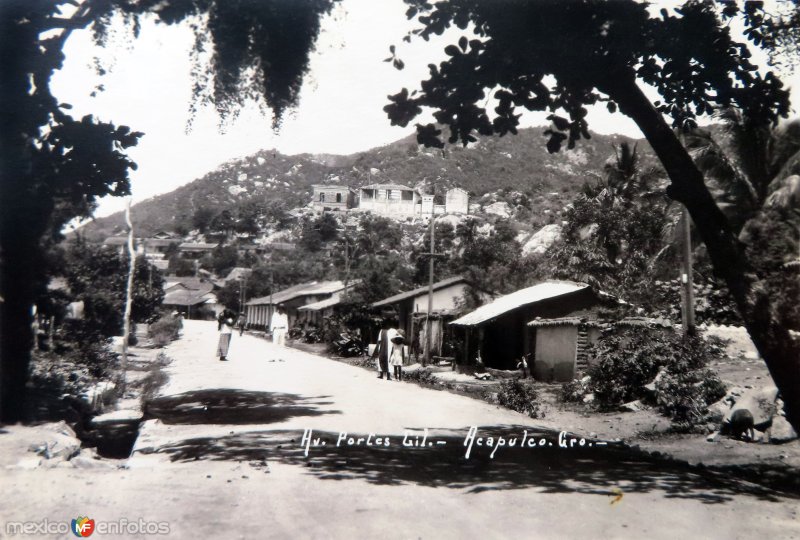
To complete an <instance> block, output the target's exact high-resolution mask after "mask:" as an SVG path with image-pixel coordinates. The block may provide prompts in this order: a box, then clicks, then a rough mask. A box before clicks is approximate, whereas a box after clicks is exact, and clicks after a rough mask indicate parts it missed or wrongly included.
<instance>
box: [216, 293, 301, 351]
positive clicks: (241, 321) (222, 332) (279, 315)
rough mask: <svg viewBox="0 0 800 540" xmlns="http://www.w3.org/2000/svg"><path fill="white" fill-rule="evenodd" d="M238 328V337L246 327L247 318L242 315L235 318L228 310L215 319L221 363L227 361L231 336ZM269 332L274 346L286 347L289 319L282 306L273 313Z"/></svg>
mask: <svg viewBox="0 0 800 540" xmlns="http://www.w3.org/2000/svg"><path fill="white" fill-rule="evenodd" d="M236 326H238V327H239V335H240V336H241V335H242V334H243V333H244V330H245V327H246V326H247V318H246V317H245V315H244V313H242V314H240V315H239V317H238V318H237V317H236V314H235V313H234V312H233V311H231V310H230V309H225V310H223V311H222V313H220V314H219V316H218V317H217V331H218V332H219V341H218V342H217V356H218V357H219V359H220V360H221V361H223V362H224V361H226V360H227V359H228V351H229V350H230V346H231V336H232V335H233V330H234V328H235V327H236ZM269 330H270V332H271V333H272V342H273V343H275V344H276V345H280V346H285V345H286V332H287V331H288V330H289V317H288V315H287V314H286V309H285V308H284V307H283V306H278V308H277V310H276V311H275V313H274V314H273V315H272V320H271V321H270V325H269Z"/></svg>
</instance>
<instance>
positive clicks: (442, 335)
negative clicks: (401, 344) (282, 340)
mask: <svg viewBox="0 0 800 540" xmlns="http://www.w3.org/2000/svg"><path fill="white" fill-rule="evenodd" d="M467 289H471V292H472V293H473V295H474V296H477V297H478V298H481V299H482V300H483V301H485V302H486V303H485V304H483V305H482V306H481V307H479V308H477V309H474V310H471V311H469V312H465V311H467V310H465V309H464V308H463V306H462V303H463V298H464V293H465V292H466V291H467ZM345 293H346V287H345V285H344V283H342V282H341V281H324V282H310V283H304V284H301V285H297V286H295V287H291V288H289V289H286V290H284V291H280V292H277V293H275V294H273V295H272V296H271V297H263V298H256V299H253V300H251V301H250V302H248V303H247V307H246V311H247V321H248V324H249V325H250V327H252V328H268V326H269V321H270V318H271V316H272V313H273V312H274V309H275V307H276V306H278V305H283V306H284V307H286V309H287V311H288V314H289V325H290V327H293V326H304V325H311V324H315V325H320V326H321V325H322V323H323V321H324V320H325V319H326V318H327V317H330V316H332V315H333V314H334V313H335V312H336V310H337V307H338V306H339V305H341V304H342V302H343V298H344V295H345ZM428 298H429V288H428V287H420V288H418V289H414V290H411V291H407V292H404V293H400V294H397V295H393V296H391V297H388V298H385V299H383V300H380V301H378V302H375V303H373V304H372V306H371V307H372V308H374V310H376V312H381V311H383V312H390V313H391V314H392V315H393V316H394V317H396V318H397V319H398V321H399V326H400V328H401V329H402V330H404V332H405V335H406V336H407V337H408V338H409V339H408V341H409V343H411V349H412V354H416V355H424V354H425V353H426V347H427V343H428V339H427V336H426V335H425V332H426V331H428V328H430V331H431V339H430V343H431V356H441V355H442V353H443V344H444V343H445V342H446V341H449V342H451V343H452V342H455V343H457V349H458V350H457V352H456V353H455V355H456V357H453V360H454V361H455V362H457V363H461V364H466V365H470V364H473V363H474V362H475V360H476V358H478V357H479V358H480V359H481V361H482V362H483V364H484V365H485V366H487V367H491V368H495V369H504V370H509V369H515V368H516V366H517V364H518V362H519V361H520V360H521V359H522V358H523V357H525V358H527V359H528V363H529V367H530V369H531V372H532V373H533V375H534V376H535V377H536V378H537V379H540V380H545V381H569V380H572V379H573V378H574V377H576V376H578V375H579V374H580V373H582V372H583V371H584V370H585V369H586V368H587V367H588V366H589V364H590V362H591V361H592V359H591V357H590V355H589V351H590V347H591V345H592V344H594V343H595V342H596V341H597V339H598V338H599V336H600V333H601V329H602V328H603V327H604V326H607V325H608V324H609V321H607V320H604V319H603V318H602V313H604V312H607V311H608V308H611V307H614V306H615V305H617V304H618V303H619V301H618V300H617V299H616V298H614V297H611V296H610V295H608V294H605V293H603V292H602V291H597V290H595V289H594V288H592V287H591V286H589V285H587V284H585V283H576V282H569V281H555V280H550V281H544V282H542V283H538V284H536V285H534V286H532V287H528V288H525V289H522V290H519V291H516V292H514V293H511V294H508V295H504V296H499V297H497V296H495V295H493V294H492V293H491V292H490V291H484V290H480V289H477V288H476V287H475V286H474V285H472V284H471V283H470V282H469V281H468V280H467V279H465V278H464V277H461V276H457V277H452V278H448V279H445V280H442V281H439V282H438V283H435V284H434V285H433V295H432V311H431V321H430V325H428V320H427V312H428ZM613 322H614V323H616V324H623V325H648V326H653V325H655V326H669V323H668V322H666V321H653V320H648V319H636V318H631V319H623V320H621V321H613ZM450 352H451V353H452V351H450Z"/></svg>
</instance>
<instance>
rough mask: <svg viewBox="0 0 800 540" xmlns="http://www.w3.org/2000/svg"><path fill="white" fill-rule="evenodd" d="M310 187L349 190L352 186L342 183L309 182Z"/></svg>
mask: <svg viewBox="0 0 800 540" xmlns="http://www.w3.org/2000/svg"><path fill="white" fill-rule="evenodd" d="M311 187H313V188H328V189H349V190H350V191H353V188H351V187H350V186H345V185H342V184H311Z"/></svg>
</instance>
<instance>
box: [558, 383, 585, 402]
mask: <svg viewBox="0 0 800 540" xmlns="http://www.w3.org/2000/svg"><path fill="white" fill-rule="evenodd" d="M585 396H586V385H585V384H583V382H582V381H580V380H574V381H570V382H567V383H564V384H562V385H561V391H560V392H559V393H558V400H559V401H561V402H562V403H583V398H584V397H585Z"/></svg>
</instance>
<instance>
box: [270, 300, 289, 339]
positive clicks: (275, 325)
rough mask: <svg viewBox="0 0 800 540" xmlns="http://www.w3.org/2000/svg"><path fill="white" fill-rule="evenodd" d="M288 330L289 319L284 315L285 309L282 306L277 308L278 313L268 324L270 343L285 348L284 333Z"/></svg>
mask: <svg viewBox="0 0 800 540" xmlns="http://www.w3.org/2000/svg"><path fill="white" fill-rule="evenodd" d="M288 329H289V317H288V316H287V315H286V309H285V308H284V307H283V306H278V311H277V313H275V314H274V315H273V316H272V321H271V322H270V328H269V330H270V332H272V343H274V344H275V345H280V346H281V347H285V346H286V331H287V330H288Z"/></svg>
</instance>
